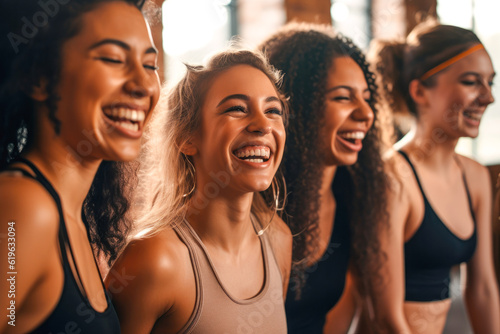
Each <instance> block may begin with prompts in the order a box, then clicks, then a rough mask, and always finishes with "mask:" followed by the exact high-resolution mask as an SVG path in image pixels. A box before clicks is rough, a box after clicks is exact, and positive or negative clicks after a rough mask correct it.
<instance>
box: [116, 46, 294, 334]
mask: <svg viewBox="0 0 500 334" xmlns="http://www.w3.org/2000/svg"><path fill="white" fill-rule="evenodd" d="M278 83H279V75H278V73H277V72H275V71H274V70H273V69H271V67H270V66H269V65H268V63H267V62H266V60H265V59H264V58H263V57H262V55H260V54H259V53H256V52H252V51H245V50H227V51H224V52H221V53H219V54H217V55H215V56H213V57H212V58H211V59H210V60H209V61H208V63H207V64H206V65H205V66H187V73H186V75H185V76H184V78H183V79H182V80H181V81H180V82H179V83H178V84H177V85H176V86H175V87H174V88H173V89H172V91H171V92H170V93H169V94H168V101H167V105H166V106H162V107H161V108H160V109H159V110H158V117H157V119H155V120H154V124H153V125H152V127H151V129H150V133H149V142H148V143H147V146H146V148H147V151H146V154H145V156H144V157H143V161H142V165H143V168H144V169H143V173H144V174H143V176H144V177H143V179H142V186H143V187H142V188H141V189H140V190H138V193H139V195H140V196H143V195H144V196H143V199H142V201H143V208H144V210H143V213H142V216H140V220H139V222H138V224H139V226H140V227H141V230H142V232H141V233H140V235H139V237H138V238H137V239H136V240H134V241H132V242H131V243H130V244H129V245H128V247H127V248H126V250H125V252H124V253H123V255H122V256H121V257H120V258H119V259H118V261H117V262H116V263H115V265H114V267H113V270H116V271H117V272H124V273H126V274H127V276H129V277H133V278H132V279H131V280H130V281H129V282H127V284H126V285H125V286H120V287H116V288H115V289H111V288H110V290H111V291H112V293H113V301H114V304H115V306H116V309H117V311H118V314H119V316H120V319H121V325H122V330H123V333H134V334H136V333H150V332H161V333H179V332H180V333H184V332H189V333H229V332H231V333H238V332H241V333H245V332H252V331H253V332H258V333H286V321H285V312H284V306H283V299H284V292H285V291H286V287H287V284H288V275H289V270H290V265H291V235H290V231H289V230H288V228H287V227H286V225H285V224H284V223H283V222H282V221H281V220H280V219H279V217H278V216H277V215H276V210H277V207H278V206H279V205H280V203H279V202H280V200H279V194H280V193H279V191H278V186H277V184H273V186H272V187H270V186H271V183H274V182H273V178H274V176H275V174H276V171H277V170H278V166H279V164H280V162H281V157H282V155H283V149H284V144H285V119H286V115H287V108H286V101H285V100H284V98H283V97H282V96H281V94H280V93H279V91H278V89H277V85H278ZM268 188H269V190H268ZM266 190H267V191H270V192H274V194H271V195H270V196H271V198H273V200H272V201H271V202H272V203H270V207H269V206H267V204H266V203H265V202H264V200H263V197H261V196H260V195H259V193H260V192H265V191H266ZM281 193H283V191H282V192H281ZM265 197H266V198H267V197H268V196H265ZM113 291H114V292H113Z"/></svg>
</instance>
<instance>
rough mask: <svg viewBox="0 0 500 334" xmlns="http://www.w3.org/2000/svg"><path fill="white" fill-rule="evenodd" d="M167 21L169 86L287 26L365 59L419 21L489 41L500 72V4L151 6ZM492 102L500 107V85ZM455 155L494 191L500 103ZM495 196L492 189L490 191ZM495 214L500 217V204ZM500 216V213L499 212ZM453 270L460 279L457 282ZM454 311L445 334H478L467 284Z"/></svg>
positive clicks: (498, 249) (499, 246) (249, 1)
mask: <svg viewBox="0 0 500 334" xmlns="http://www.w3.org/2000/svg"><path fill="white" fill-rule="evenodd" d="M153 1H154V2H155V3H156V4H157V5H158V6H159V7H160V8H161V13H162V15H161V18H158V19H157V20H155V21H154V22H153V35H154V38H155V42H156V45H157V47H159V49H161V53H160V55H161V57H160V68H161V77H162V80H163V81H164V82H165V84H166V85H167V86H172V85H173V84H175V83H176V82H177V81H178V80H179V78H180V77H181V76H182V75H183V73H184V65H183V63H189V64H200V63H202V62H203V59H204V58H205V57H207V56H208V55H210V54H212V53H214V52H216V51H218V50H220V49H223V48H225V47H227V46H228V45H229V44H230V43H234V41H235V40H237V41H238V44H239V45H243V46H246V47H250V48H255V47H256V46H257V45H258V44H259V43H260V42H262V41H263V40H264V39H265V38H266V37H268V36H269V35H270V34H272V33H273V32H274V31H275V30H276V29H277V28H279V27H280V26H281V25H283V24H285V23H286V22H288V21H303V22H315V23H325V24H331V25H332V26H333V27H335V29H336V30H338V31H340V32H342V33H343V34H344V35H346V36H348V37H350V38H351V39H353V40H354V42H355V43H356V44H357V45H358V46H360V47H361V48H362V49H364V50H365V51H366V50H367V48H368V46H369V44H370V41H371V40H372V39H373V38H386V39H393V38H404V37H406V35H407V33H408V32H409V31H411V29H412V28H413V27H414V26H415V24H416V23H417V22H418V21H419V19H420V18H425V17H428V16H434V17H437V18H438V19H439V20H440V22H441V23H443V24H452V25H457V26H460V27H464V28H467V29H471V30H473V31H475V32H476V34H477V35H478V36H479V37H480V38H481V40H482V41H483V43H484V45H485V47H486V49H487V50H488V52H489V53H490V56H491V58H492V60H493V65H494V66H495V67H496V68H497V70H498V68H499V67H500V24H499V23H498V22H497V21H496V20H498V15H499V13H500V1H498V0H165V1H164V0H153ZM493 94H494V96H495V97H496V99H497V101H498V100H500V88H499V85H496V86H495V85H494V90H493ZM457 151H458V152H459V153H461V154H464V155H466V156H469V157H472V158H474V159H476V160H477V161H479V162H480V163H482V164H483V165H486V166H488V168H489V170H490V173H491V179H492V189H494V188H495V184H496V183H497V182H496V180H497V178H498V176H500V102H495V103H493V104H492V105H490V106H489V107H488V109H487V112H486V114H485V116H484V117H483V119H482V122H481V128H480V135H479V137H478V138H476V139H461V140H460V142H459V144H458V147H457ZM485 191H489V189H485ZM498 202H499V201H496V203H495V204H496V206H497V209H498V205H499V204H500V203H498ZM496 212H498V211H496ZM498 219H499V217H498V213H497V214H496V215H495V216H494V217H492V222H493V230H494V239H495V256H496V259H495V265H496V266H497V276H499V264H500V260H499V254H500V228H499V223H500V221H499V220H498ZM459 272H460V270H459V268H456V270H455V278H457V277H458V276H459ZM453 286H454V289H453V290H454V297H453V298H454V303H453V309H452V312H450V319H449V321H448V324H447V328H446V330H445V333H472V331H471V330H470V328H469V326H468V323H467V316H466V313H465V310H464V308H463V303H462V302H461V296H460V292H461V283H460V281H459V280H458V279H455V280H454V282H453Z"/></svg>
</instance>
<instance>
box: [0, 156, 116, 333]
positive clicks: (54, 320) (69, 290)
mask: <svg viewBox="0 0 500 334" xmlns="http://www.w3.org/2000/svg"><path fill="white" fill-rule="evenodd" d="M18 162H22V163H24V164H26V165H28V166H29V167H30V169H31V170H32V171H33V172H34V173H35V176H32V175H31V174H30V173H28V172H26V171H25V170H24V169H21V168H8V169H7V170H13V171H14V170H15V171H19V172H21V173H22V174H23V175H24V176H26V177H30V178H32V179H35V180H36V181H38V182H39V183H40V184H41V185H42V186H43V187H44V188H45V189H46V190H47V191H48V192H49V194H50V195H51V196H52V198H53V199H54V201H55V202H56V205H57V209H58V211H59V247H60V250H61V256H62V267H63V271H64V284H63V290H62V293H61V296H60V298H59V301H58V303H57V304H56V307H55V308H54V310H53V311H52V313H51V314H50V315H49V317H48V318H47V319H45V320H44V321H43V322H42V324H40V325H39V326H38V327H37V328H36V329H34V330H33V331H32V333H37V334H38V333H39V334H48V333H52V334H56V333H81V334H84V333H85V334H86V333H89V334H91V333H92V334H94V333H103V334H115V333H116V334H119V333H120V323H119V321H118V316H117V314H116V311H115V309H114V307H113V304H112V303H111V300H110V298H109V296H108V294H107V293H106V301H107V303H108V307H107V309H106V310H105V311H104V312H98V311H96V310H94V309H93V308H92V306H91V305H90V302H89V300H88V299H87V298H86V297H85V296H84V294H83V293H82V291H80V288H79V285H78V283H77V279H78V281H79V282H80V286H82V287H83V284H82V281H81V277H80V273H79V271H78V268H76V266H75V270H76V274H77V278H76V277H75V276H74V275H73V272H72V270H71V267H70V263H69V261H68V253H69V254H70V256H71V258H72V262H73V263H76V262H75V259H74V255H73V251H72V249H71V245H70V242H69V238H68V233H67V230H66V224H65V222H64V216H63V210H62V206H61V200H60V198H59V195H58V194H57V192H56V191H55V189H54V188H53V187H52V185H51V184H50V183H49V181H48V180H47V179H46V178H45V177H44V176H43V174H42V173H41V172H40V171H39V170H38V168H36V166H35V165H34V164H33V163H31V162H30V161H28V160H26V159H22V158H19V159H18ZM94 261H95V259H94ZM96 266H97V263H96ZM101 281H102V278H101ZM103 289H104V284H103Z"/></svg>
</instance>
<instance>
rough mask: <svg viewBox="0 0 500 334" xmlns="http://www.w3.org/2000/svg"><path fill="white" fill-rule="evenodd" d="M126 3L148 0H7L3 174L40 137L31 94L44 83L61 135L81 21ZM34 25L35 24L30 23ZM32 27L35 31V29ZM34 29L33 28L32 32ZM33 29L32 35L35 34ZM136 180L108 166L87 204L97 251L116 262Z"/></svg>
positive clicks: (0, 144) (1, 25)
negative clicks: (68, 58) (60, 115)
mask: <svg viewBox="0 0 500 334" xmlns="http://www.w3.org/2000/svg"><path fill="white" fill-rule="evenodd" d="M111 1H123V2H126V3H129V4H131V5H133V6H135V7H137V8H138V9H139V10H142V7H143V5H144V2H145V1H144V0H78V1H75V0H66V1H54V2H53V3H52V5H51V7H50V5H47V3H45V4H43V2H41V1H33V0H16V1H12V0H2V1H1V6H0V8H2V10H1V13H0V15H1V17H0V32H1V33H0V36H1V39H0V49H1V50H2V52H1V54H0V111H1V123H0V136H1V137H0V170H1V169H3V168H5V167H6V166H7V165H8V164H10V163H11V162H12V161H13V160H15V159H16V158H17V157H18V156H20V155H21V154H22V153H24V152H26V151H27V150H28V149H29V148H30V145H31V144H32V141H33V138H34V131H35V124H34V120H35V117H34V113H35V105H34V101H33V100H32V99H31V98H30V96H29V94H30V93H31V89H32V87H34V86H37V85H39V84H40V82H41V80H42V79H43V80H44V81H45V82H46V87H47V93H48V99H47V101H46V102H45V103H46V104H47V107H48V109H49V116H50V119H51V120H52V122H53V124H54V128H55V130H56V133H58V132H59V127H60V122H59V120H58V119H57V103H58V101H59V96H58V94H57V90H56V87H57V84H58V82H59V76H60V69H61V63H62V59H61V48H62V46H63V44H64V43H65V42H66V41H67V40H68V39H70V38H71V37H73V36H75V35H76V34H77V33H78V32H79V30H80V28H81V17H82V15H83V14H84V13H86V12H89V11H91V10H93V9H95V8H96V7H97V6H98V5H100V4H102V3H106V2H111ZM30 20H31V21H30ZM29 26H32V28H29ZM26 27H28V28H26ZM30 29H31V30H30ZM129 175H130V171H129V166H128V165H127V164H125V163H121V162H114V161H103V162H102V163H101V165H100V166H99V169H98V171H97V174H96V176H95V178H94V181H93V183H92V186H91V188H90V191H89V193H88V194H87V197H86V199H85V202H84V206H83V212H82V217H83V220H84V222H85V223H86V224H87V228H88V229H89V231H90V236H91V242H92V244H93V245H94V248H95V249H96V250H97V252H98V253H99V252H101V251H102V252H104V254H105V255H106V256H107V257H108V258H109V260H110V261H112V260H113V259H114V258H115V257H116V255H117V250H118V249H119V248H120V247H121V246H122V245H123V243H124V241H125V234H126V232H127V231H128V229H129V222H127V221H126V220H124V219H123V218H124V215H125V213H126V212H127V210H128V208H129V201H128V199H127V196H126V194H125V186H126V181H127V179H128V177H129Z"/></svg>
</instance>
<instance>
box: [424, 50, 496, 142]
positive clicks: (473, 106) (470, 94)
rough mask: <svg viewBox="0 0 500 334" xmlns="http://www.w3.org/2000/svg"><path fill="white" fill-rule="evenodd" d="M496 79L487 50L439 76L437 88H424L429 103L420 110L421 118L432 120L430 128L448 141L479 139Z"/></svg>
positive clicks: (475, 53) (460, 62) (462, 60)
mask: <svg viewBox="0 0 500 334" xmlns="http://www.w3.org/2000/svg"><path fill="white" fill-rule="evenodd" d="M494 76H495V72H494V69H493V65H492V63H491V59H490V57H489V56H488V53H487V52H486V50H479V51H476V52H474V53H472V54H470V55H468V56H467V57H465V58H463V59H461V60H460V61H458V62H456V63H454V64H453V65H451V66H450V67H448V68H447V69H445V70H443V71H442V72H439V73H438V74H437V75H436V85H434V86H432V87H429V88H424V94H425V97H426V101H428V102H427V104H425V103H424V104H423V105H422V106H421V110H422V112H423V113H424V114H423V115H422V117H425V119H426V120H427V119H429V120H430V122H429V123H431V124H429V125H433V126H434V127H436V128H440V129H442V130H443V133H444V135H446V136H447V138H449V139H458V138H459V137H471V138H475V137H477V136H478V134H479V125H480V122H481V118H482V116H483V114H484V112H485V110H486V107H487V106H488V105H489V104H490V103H493V101H494V98H493V96H492V94H491V85H492V82H493V78H494ZM430 105H432V109H431V108H430ZM427 106H429V108H428V109H427V108H426V107H427ZM426 122H427V121H426Z"/></svg>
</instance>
